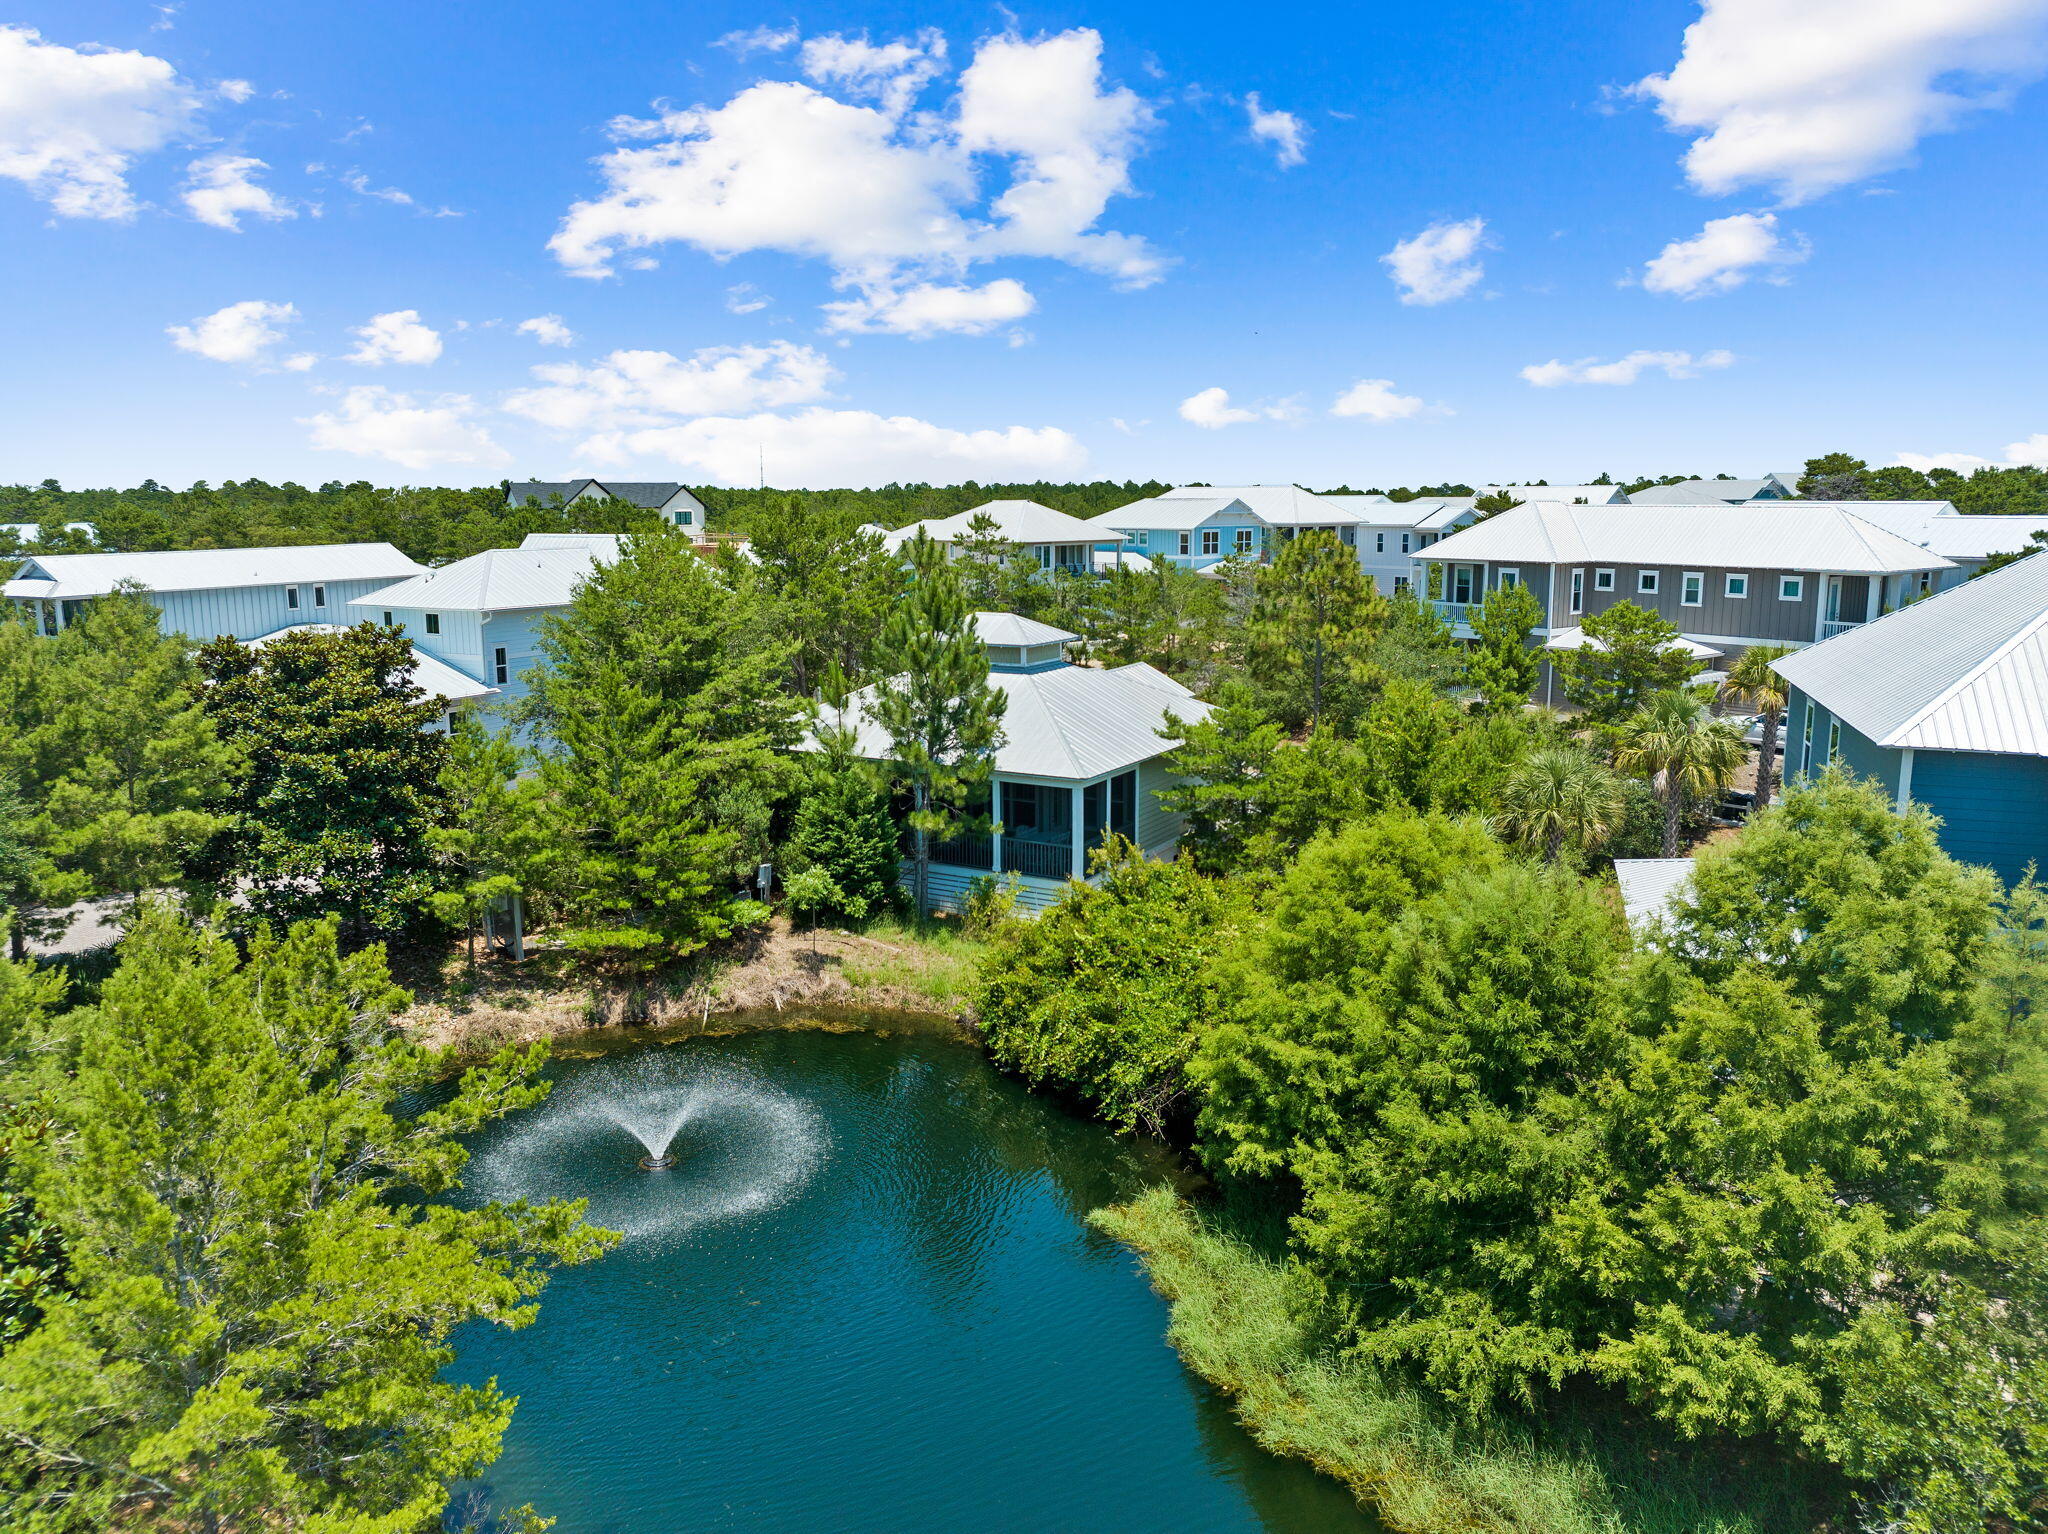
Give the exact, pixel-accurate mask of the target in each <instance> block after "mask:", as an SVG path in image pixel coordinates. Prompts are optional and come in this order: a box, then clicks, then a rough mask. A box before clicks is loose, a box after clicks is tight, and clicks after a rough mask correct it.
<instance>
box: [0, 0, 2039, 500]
mask: <svg viewBox="0 0 2048 1534" xmlns="http://www.w3.org/2000/svg"><path fill="white" fill-rule="evenodd" d="M280 12H281V13H282V15H283V17H284V18H285V19H284V20H283V21H282V22H280V20H279V19H278V18H279V15H280ZM2044 44H2048V0H1942V3H1940V4H1936V3H1934V0H1710V3H1708V4H1707V6H1706V8H1705V9H1704V10H1702V8H1701V6H1700V5H1699V4H1697V3H1693V4H1680V3H1666V0H1638V3H1631V4H1621V3H1607V4H1570V3H1564V4H1554V5H1536V4H1499V3H1492V4H1482V3H1455V0H1435V3H1431V4H1411V3H1382V4H1378V5H1375V6H1371V7H1329V8H1326V9H1318V10H1312V11H1300V10H1284V9H1283V10H1281V11H1277V12H1270V13H1256V14H1254V13H1248V12H1246V11H1245V10H1244V9H1243V8H1242V7H1231V8H1229V9H1227V10H1226V9H1225V8H1222V7H1203V6H1189V5H1185V4H1183V5H1176V6H1173V7H1170V8H1169V7H1166V6H1163V5H1142V4H1123V5H1116V6H1107V5H1096V6H1090V7H1060V6H1023V7H1019V8H1016V9H1010V8H1007V7H1003V8H996V7H984V6H978V5H958V6H950V5H925V6H919V7H914V8H913V7H905V6H890V5H861V6H854V5H847V4H835V5H824V6H806V7H804V8H801V9H798V10H793V11H791V12H788V13H782V12H775V13H764V12H763V11H762V10H760V9H759V8H757V7H747V6H738V5H710V4H706V5H682V6H678V5H646V4H628V3H611V0H590V3H585V4H580V5H576V6H569V5H541V4H522V3H502V4H499V5H496V6H493V7H488V8H485V7H475V6H458V5H449V4H424V5H423V4H420V3H418V0H410V3H386V0H359V3H355V4H351V5H348V6H320V7H313V6H287V7H283V8H280V7H277V6H275V5H265V6H257V5H253V4H221V3H213V0H186V3H183V4H179V5H168V4H166V5H151V4H147V3H141V4H133V3H127V0H122V3H106V0H65V3H63V4H38V3H29V4H23V3H16V4H15V5H14V6H13V7H11V9H10V10H9V11H7V12H5V13H0V219H4V220H5V224H6V230H7V237H6V239H5V240H4V241H0V272H4V276H5V279H6V282H7V290H8V291H9V292H11V293H12V294H13V295H14V300H13V301H12V302H10V303H9V304H7V305H6V306H5V307H4V310H0V326H4V330H0V335H4V342H5V345H6V352H7V356H8V358H9V360H10V364H11V365H9V366H8V367H7V368H6V369H5V371H4V373H0V419H4V421H5V422H6V426H5V429H4V430H0V478H4V479H6V480H10V481H22V480H27V481H34V480H38V479H41V478H43V477H45V476H55V477H57V478H58V479H60V480H61V481H63V482H64V483H65V484H67V485H73V486H76V485H87V484H128V483H133V482H136V481H138V480H140V479H142V478H144V477H154V478H156V479H158V480H160V481H164V482H168V483H175V484H184V483H187V482H189V481H191V480H193V479H200V478H203V479H208V480H214V481H218V480H221V479H225V478H241V477H245V476H248V475H252V474H253V475H259V476H262V477H264V478H267V479H271V480H282V479H287V478H290V479H297V480H300V481H302V482H307V483H318V482H320V481H323V480H327V479H336V478H339V479H356V478H368V479H371V480H375V481H378V482H383V483H482V482H487V481H492V480H496V479H499V478H502V477H505V476H507V475H510V476H513V477H524V476H527V475H536V476H542V477H560V476H567V475H572V474H582V473H592V474H597V475H600V476H604V475H610V476H613V477H618V478H650V479H654V478H659V479H666V478H680V479H683V480H686V481H692V482H704V481H709V482H723V483H752V482H753V481H754V479H755V477H756V475H757V473H759V472H761V471H762V470H763V469H764V468H765V472H766V476H767V478H768V480H769V482H770V483H776V484H785V485H829V484H848V483H852V484H861V483H880V482H883V481H887V480H889V479H892V478H903V479H928V480H945V481H953V480H961V479H968V478H973V479H979V480H983V481H994V480H1002V479H1015V478H1025V479H1028V478H1036V477H1040V476H1044V477H1050V478H1061V479H1064V478H1094V477H1114V478H1127V477H1129V478H1146V477H1155V476H1156V477H1160V478H1166V479H1173V480H1189V479H1203V480H1210V481H1215V482H1257V481H1268V482H1280V481H1289V480H1293V481H1299V482H1301V483H1305V484H1311V485H1333V484H1337V483H1340V482H1344V483H1349V484H1351V485H1353V486H1356V487H1363V486H1367V485H1386V484H1399V483H1422V482H1435V481H1441V480H1446V479H1449V480H1465V481H1468V482H1473V483H1479V482H1486V481H1500V480H1521V479H1531V478H1536V477H1542V478H1547V479H1549V480H1551V481H1552V482H1569V481H1573V480H1577V479H1580V478H1585V477H1590V476H1592V475H1593V474H1596V473H1598V472H1600V471H1602V470H1606V471H1609V472H1612V473H1614V474H1615V475H1617V476H1626V475H1631V474H1636V473H1653V472H1680V471H1686V472H1701V473H1713V472H1717V471H1725V472H1730V473H1754V472H1762V471H1764V470H1767V469H1784V468H1791V467H1796V466H1797V464H1798V462H1799V461H1800V460H1801V459H1802V458H1804V457H1806V456H1809V455H1810V454H1812V453H1816V452H1821V451H1827V450H1832V449H1838V448H1839V449H1847V450H1850V451H1853V452H1856V453H1858V454H1860V455H1862V456H1865V457H1867V458H1869V459H1871V460H1872V461H1873V462H1886V463H1888V462H1893V461H1898V460H1900V459H1901V458H1902V457H1903V458H1904V459H1905V461H1910V462H1916V463H1921V464H1923V465H1924V464H1926V463H1930V462H1936V461H1939V462H1947V463H1953V464H1957V465H1959V466H1968V465H1969V464H1970V463H1972V462H1977V461H1994V462H2007V461H2026V462H2036V461H2039V462H2048V399H2044V397H2043V389H2042V386H2041V384H2040V382H2039V368H2038V364H2037V362H2036V360H2035V353H2036V350H2037V348H2036V347H2034V346H2033V345H2031V344H2029V340H2030V338H2032V337H2034V336H2036V335H2038V334H2039V333H2040V332H2041V330H2042V328H2043V326H2044V322H2048V295H2044V291H2043V283H2042V280H2041V277H2040V275H2039V273H2040V270H2041V262H2040V260H2039V256H2038V252H2039V251H2040V250H2041V249H2042V248H2043V247H2044V244H2048V240H2044V235H2048V229H2044V227H2043V226H2044V222H2048V211H2044V207H2043V201H2042V199H2041V198H2040V197H2039V195H2038V191H2037V186H2038V181H2039V176H2040V171H2041V166H2042V161H2043V156H2042V151H2043V147H2044V132H2043V130H2044V125H2048V92H2044V91H2042V90H2040V89H2036V88H2033V86H2034V82H2035V80H2036V79H2037V78H2038V77H2039V76H2040V74H2041V73H2042V72H2043V69H2044V65H2048V54H2044ZM527 322H532V323H527ZM522 324H526V328H524V329H522V328H520V327H521V326H522Z"/></svg>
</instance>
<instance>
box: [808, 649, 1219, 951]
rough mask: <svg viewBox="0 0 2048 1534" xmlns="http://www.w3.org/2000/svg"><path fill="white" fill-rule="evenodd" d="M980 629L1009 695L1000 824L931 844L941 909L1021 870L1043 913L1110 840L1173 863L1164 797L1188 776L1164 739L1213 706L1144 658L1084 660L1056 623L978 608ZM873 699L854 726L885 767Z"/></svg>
mask: <svg viewBox="0 0 2048 1534" xmlns="http://www.w3.org/2000/svg"><path fill="white" fill-rule="evenodd" d="M975 627H976V629H977V631H978V632H979V633H980V636H981V641H982V643H983V644H984V645H985V646H986V647H987V649H988V658H989V681H990V683H991V684H993V685H994V686H995V687H997V688H999V689H1000V690H1001V691H1002V693H1003V695H1004V697H1005V698H1006V699H1007V700H1008V703H1007V708H1006V711H1005V713H1004V716H1003V743H1002V744H1001V745H1000V746H999V747H997V748H996V753H995V761H994V764H993V765H994V776H993V779H992V781H991V783H990V787H989V791H988V792H989V798H988V800H987V802H986V803H985V804H984V805H983V806H982V812H983V813H985V814H987V815H989V816H991V817H992V819H993V821H994V827H995V828H994V830H993V831H992V832H991V833H990V834H988V835H985V836H961V837H958V838H955V839H954V840H952V841H948V842H942V843H939V844H938V845H936V846H935V847H933V848H932V853H931V882H930V888H931V898H932V906H933V909H934V910H945V911H957V910H959V909H960V907H961V905H962V903H963V902H964V900H965V899H966V897H967V893H968V889H969V887H970V886H971V885H972V884H973V882H974V881H975V880H976V879H985V878H988V877H990V876H992V875H995V876H1004V875H1014V876H1015V877H1016V879H1017V882H1018V903H1019V904H1020V905H1021V906H1022V907H1024V908H1025V909H1026V910H1031V911H1042V910H1044V909H1045V908H1046V907H1047V906H1049V905H1051V904H1052V903H1053V902H1054V901H1055V900H1057V899H1058V898H1059V894H1060V891H1061V889H1062V888H1063V887H1064V886H1065V885H1066V883H1067V882H1068V881H1069V880H1070V879H1083V878H1087V877H1088V876H1089V875H1088V855H1089V853H1090V852H1092V851H1093V850H1094V849H1095V848H1096V847H1098V846H1100V845H1101V843H1102V839H1103V837H1104V836H1105V835H1109V834H1112V833H1113V834H1115V835H1117V836H1121V837H1124V838H1126V839H1127V840H1129V841H1131V842H1133V843H1134V844H1136V845H1137V846H1138V847H1140V848H1142V849H1143V850H1144V852H1145V853H1146V855H1147V856H1150V857H1155V858H1170V857H1172V856H1174V854H1175V852H1176V850H1177V849H1178V846H1179V842H1180V833H1181V817H1180V816H1179V815H1177V814H1175V813H1173V812H1172V811H1170V810H1168V809H1167V808H1166V807H1165V805H1163V804H1162V803H1161V802H1160V798H1159V796H1160V794H1161V793H1163V792H1164V791H1165V790H1167V789H1168V788H1171V787H1172V786H1173V785H1174V784H1175V783H1176V782H1178V781H1179V780H1178V779H1176V778H1175V777H1174V776H1173V774H1172V773H1170V772H1169V771H1168V770H1167V768H1166V765H1165V762H1164V760H1163V758H1164V757H1165V755H1166V753H1167V752H1169V751H1171V750H1172V749H1173V748H1174V746H1175V745H1176V744H1178V742H1176V741H1173V740H1170V739H1165V738H1162V737H1161V735H1160V733H1159V732H1160V731H1161V730H1162V729H1164V728H1165V727H1166V721H1167V716H1168V715H1169V714H1170V715H1173V716H1174V717H1176V718H1178V719H1180V720H1182V721H1184V722H1187V723H1194V722H1196V721H1199V720H1202V719H1205V718H1207V717H1208V714H1209V705H1208V704H1206V703H1204V702H1202V701H1201V700H1200V699H1199V698H1197V697H1196V696H1195V695H1194V694H1193V693H1192V692H1190V691H1188V689H1187V688H1185V687H1183V686H1181V684H1180V683H1178V682H1176V681H1174V680H1173V678H1172V677H1170V676H1168V675H1167V674H1166V673H1165V672H1163V671H1159V670H1156V669H1155V668H1153V667H1151V666H1148V665H1146V664H1144V663H1143V662H1137V663H1134V664H1132V665H1128V666H1117V667H1113V668H1108V669H1104V668H1099V667H1093V666H1077V665H1074V664H1073V663H1072V662H1070V661H1069V660H1068V659H1067V657H1066V647H1067V646H1068V645H1069V644H1071V643H1072V642H1073V641H1074V640H1075V639H1077V638H1078V637H1079V636H1078V635H1076V634H1072V633H1069V632H1068V631H1067V630H1065V629H1060V628H1054V627H1053V626H1052V625H1051V624H1047V623H1038V622H1035V621H1033V620H1032V619H1029V618H1021V617H1018V616H1017V615H1016V614H1014V613H976V614H975ZM873 696H874V692H873V689H872V688H864V689H862V690H861V691H860V692H857V693H855V694H854V696H853V699H852V700H851V702H850V704H849V707H848V716H847V721H846V722H847V724H848V725H849V726H851V727H852V728H853V730H854V732H855V737H854V738H855V749H856V751H857V752H858V753H859V754H860V755H861V756H864V757H866V758H868V759H869V760H872V761H886V760H888V758H889V753H890V739H889V734H888V732H887V731H886V730H884V729H883V728H882V727H881V726H880V725H878V724H876V723H875V722H874V720H873V718H872V717H870V715H869V714H868V712H867V705H868V703H869V701H870V700H871V699H872V698H873ZM905 882H906V885H907V883H908V873H907V871H906V876H905Z"/></svg>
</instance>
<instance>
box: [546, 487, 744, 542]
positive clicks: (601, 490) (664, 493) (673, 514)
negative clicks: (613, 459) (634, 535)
mask: <svg viewBox="0 0 2048 1534" xmlns="http://www.w3.org/2000/svg"><path fill="white" fill-rule="evenodd" d="M557 497H559V498H560V499H561V502H562V504H563V505H564V506H573V505H575V504H576V502H578V501H624V502H625V503H626V504H627V505H629V506H638V507H640V508H642V509H643V510H646V511H656V512H660V513H661V517H662V520H663V521H665V522H668V523H671V524H673V525H674V526H676V527H682V528H688V529H689V530H690V531H691V532H693V533H702V532H703V531H704V530H705V523H706V521H707V520H708V513H707V512H706V511H705V509H704V503H703V502H702V501H700V500H698V499H697V496H696V493H695V492H694V491H692V490H691V489H690V487H689V486H687V485H677V484H671V483H669V482H668V481H665V480H661V481H648V480H623V479H617V480H614V479H607V480H595V479H522V480H515V481H513V482H512V483H511V484H509V485H507V486H506V487H505V504H506V505H508V506H545V505H547V504H548V502H550V501H552V500H554V499H556V498H557Z"/></svg>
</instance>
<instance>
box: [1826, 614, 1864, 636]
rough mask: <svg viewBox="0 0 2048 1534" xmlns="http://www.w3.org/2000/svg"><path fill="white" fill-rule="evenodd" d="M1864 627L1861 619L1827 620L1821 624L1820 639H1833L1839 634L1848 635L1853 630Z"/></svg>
mask: <svg viewBox="0 0 2048 1534" xmlns="http://www.w3.org/2000/svg"><path fill="white" fill-rule="evenodd" d="M1862 627H1863V623H1862V620H1861V619H1854V618H1852V619H1842V618H1827V619H1824V620H1823V621H1822V623H1821V626H1820V637H1821V638H1823V639H1833V638H1834V637H1835V635H1837V634H1846V633H1848V632H1849V630H1851V629H1860V628H1862Z"/></svg>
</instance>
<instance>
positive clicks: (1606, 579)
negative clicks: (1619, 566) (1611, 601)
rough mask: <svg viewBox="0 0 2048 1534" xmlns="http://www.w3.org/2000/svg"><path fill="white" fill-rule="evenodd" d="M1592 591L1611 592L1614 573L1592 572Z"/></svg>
mask: <svg viewBox="0 0 2048 1534" xmlns="http://www.w3.org/2000/svg"><path fill="white" fill-rule="evenodd" d="M1593 589H1594V590H1595V591H1612V590H1613V589H1614V572H1613V571H1612V570H1595V571H1594V572H1593Z"/></svg>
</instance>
